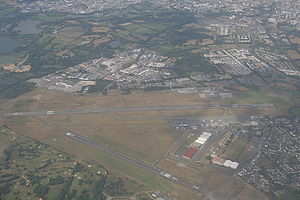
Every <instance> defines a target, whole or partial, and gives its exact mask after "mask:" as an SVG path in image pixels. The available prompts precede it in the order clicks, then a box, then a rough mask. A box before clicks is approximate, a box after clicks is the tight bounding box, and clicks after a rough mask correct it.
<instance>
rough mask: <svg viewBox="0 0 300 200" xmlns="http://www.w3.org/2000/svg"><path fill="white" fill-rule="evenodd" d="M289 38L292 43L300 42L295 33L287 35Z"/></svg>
mask: <svg viewBox="0 0 300 200" xmlns="http://www.w3.org/2000/svg"><path fill="white" fill-rule="evenodd" d="M289 40H290V43H292V44H300V37H297V36H295V35H291V36H289Z"/></svg>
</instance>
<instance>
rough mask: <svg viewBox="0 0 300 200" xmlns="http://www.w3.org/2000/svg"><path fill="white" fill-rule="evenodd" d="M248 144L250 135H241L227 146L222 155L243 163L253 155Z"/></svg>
mask: <svg viewBox="0 0 300 200" xmlns="http://www.w3.org/2000/svg"><path fill="white" fill-rule="evenodd" d="M248 146H249V141H248V137H247V136H244V135H241V136H239V137H238V138H237V139H236V140H235V141H234V142H233V143H231V144H230V145H229V147H227V148H226V150H225V152H224V153H223V154H222V155H221V157H224V158H227V159H230V160H233V161H237V162H240V163H243V162H245V161H247V160H248V159H249V158H250V157H251V156H252V155H253V152H250V151H248Z"/></svg>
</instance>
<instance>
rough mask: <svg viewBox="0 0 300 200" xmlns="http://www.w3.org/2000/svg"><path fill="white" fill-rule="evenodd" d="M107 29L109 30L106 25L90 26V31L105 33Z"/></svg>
mask: <svg viewBox="0 0 300 200" xmlns="http://www.w3.org/2000/svg"><path fill="white" fill-rule="evenodd" d="M108 31H110V29H109V28H107V27H104V26H102V27H92V32H97V33H107V32H108Z"/></svg>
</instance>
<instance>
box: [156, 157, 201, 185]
mask: <svg viewBox="0 0 300 200" xmlns="http://www.w3.org/2000/svg"><path fill="white" fill-rule="evenodd" d="M176 165H177V163H176V162H175V161H172V160H169V159H164V160H162V161H160V162H159V164H158V167H160V168H161V169H164V170H166V171H168V172H171V173H173V174H175V175H176V176H178V177H181V178H183V179H186V180H189V181H192V182H194V183H197V184H198V185H202V184H203V183H204V182H205V179H204V177H203V175H202V173H201V172H199V171H197V170H195V169H193V168H191V167H185V168H182V167H178V166H176Z"/></svg>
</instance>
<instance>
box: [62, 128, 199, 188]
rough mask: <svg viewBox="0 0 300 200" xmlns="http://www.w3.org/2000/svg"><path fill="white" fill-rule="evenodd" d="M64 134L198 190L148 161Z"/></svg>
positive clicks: (193, 185) (76, 136)
mask: <svg viewBox="0 0 300 200" xmlns="http://www.w3.org/2000/svg"><path fill="white" fill-rule="evenodd" d="M66 136H68V137H69V138H71V139H73V140H76V141H78V142H81V143H83V144H86V145H88V146H91V147H93V148H96V149H98V150H101V151H103V152H105V153H107V154H109V155H111V156H114V157H116V158H119V159H121V160H124V161H126V162H129V163H131V164H133V165H135V166H137V167H140V168H142V169H145V170H147V171H149V172H151V173H153V174H155V175H158V176H161V177H163V178H166V179H168V180H169V181H171V182H174V183H177V184H180V185H183V186H185V187H189V188H191V189H193V190H195V191H197V192H199V191H200V188H199V187H197V185H196V184H193V183H191V182H187V181H185V180H182V179H180V178H178V177H176V176H174V175H172V174H170V173H167V172H164V171H163V170H161V169H159V168H156V167H155V166H153V165H151V164H149V163H146V162H144V161H141V160H137V159H135V158H132V157H130V156H128V155H126V154H124V153H120V152H118V151H115V150H113V149H110V148H109V147H107V146H105V145H102V144H97V143H95V142H93V141H91V140H89V139H88V138H85V137H82V136H80V135H77V134H74V133H67V134H66Z"/></svg>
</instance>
